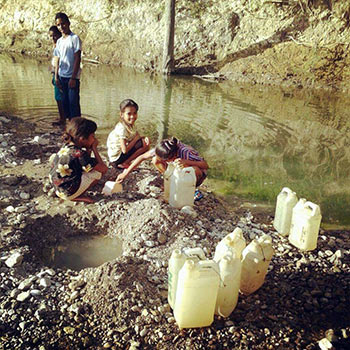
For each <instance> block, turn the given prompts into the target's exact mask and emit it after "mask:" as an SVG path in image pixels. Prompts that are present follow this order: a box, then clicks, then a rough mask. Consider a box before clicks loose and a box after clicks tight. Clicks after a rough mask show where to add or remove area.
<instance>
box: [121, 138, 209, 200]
mask: <svg viewBox="0 0 350 350" xmlns="http://www.w3.org/2000/svg"><path fill="white" fill-rule="evenodd" d="M150 158H152V163H153V165H154V166H155V167H156V168H157V170H158V171H159V172H161V173H164V171H165V170H166V168H167V167H168V162H174V163H175V164H176V165H179V166H180V167H182V168H184V167H193V168H194V170H195V173H196V177H197V182H196V187H198V186H200V185H201V184H202V183H203V181H204V180H205V178H206V177H207V169H208V168H209V166H208V163H207V162H206V161H205V160H204V159H203V158H202V157H200V156H199V154H198V152H197V151H196V150H194V149H193V148H192V147H191V146H188V145H185V144H183V143H182V142H180V141H178V140H177V139H176V138H175V137H172V138H171V139H166V140H163V141H161V142H160V143H159V144H158V145H157V146H156V147H155V148H153V149H151V150H149V151H148V152H146V153H144V154H141V155H140V156H139V157H137V158H136V159H135V160H134V161H133V162H132V163H131V165H130V166H129V167H128V168H127V169H125V170H124V171H123V173H121V174H119V175H118V177H117V180H116V181H117V182H118V183H121V182H123V181H124V179H125V178H126V177H127V176H128V175H129V173H130V172H131V171H133V169H135V168H136V167H138V166H139V165H140V164H141V163H142V162H143V161H144V160H146V159H150ZM202 197H203V195H202V194H201V193H200V191H199V190H196V192H195V200H197V201H198V200H200V199H201V198H202Z"/></svg>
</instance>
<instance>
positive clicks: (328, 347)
mask: <svg viewBox="0 0 350 350" xmlns="http://www.w3.org/2000/svg"><path fill="white" fill-rule="evenodd" d="M318 345H319V347H320V349H321V350H334V349H335V348H334V347H333V345H332V343H331V342H330V341H329V340H328V339H327V338H323V339H321V340H320V341H319V342H318Z"/></svg>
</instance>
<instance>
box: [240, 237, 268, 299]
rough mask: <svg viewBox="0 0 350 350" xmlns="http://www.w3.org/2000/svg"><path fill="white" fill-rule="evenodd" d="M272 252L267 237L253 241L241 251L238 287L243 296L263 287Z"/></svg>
mask: <svg viewBox="0 0 350 350" xmlns="http://www.w3.org/2000/svg"><path fill="white" fill-rule="evenodd" d="M274 252H275V251H274V249H273V247H272V239H271V237H270V236H269V235H263V236H262V237H260V238H258V239H254V240H253V241H251V242H250V243H249V244H248V245H247V247H246V248H245V249H244V250H243V253H242V273H241V286H240V291H241V292H242V293H243V294H251V293H253V292H255V291H256V290H258V289H259V288H260V287H261V286H262V285H263V283H264V281H265V276H266V274H267V268H268V266H269V263H270V261H271V259H272V256H273V254H274Z"/></svg>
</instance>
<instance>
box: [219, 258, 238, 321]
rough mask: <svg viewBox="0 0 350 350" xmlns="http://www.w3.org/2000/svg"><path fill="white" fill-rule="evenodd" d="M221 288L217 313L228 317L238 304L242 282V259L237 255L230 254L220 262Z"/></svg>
mask: <svg viewBox="0 0 350 350" xmlns="http://www.w3.org/2000/svg"><path fill="white" fill-rule="evenodd" d="M219 269H220V286H219V291H218V297H217V300H216V306H215V313H216V314H217V315H220V316H223V317H228V316H229V315H230V314H231V312H232V311H233V310H234V309H235V307H236V305H237V302H238V293H239V286H240V281H241V259H240V257H238V256H236V255H235V254H232V252H231V253H228V254H227V255H225V256H223V257H222V258H221V259H220V261H219Z"/></svg>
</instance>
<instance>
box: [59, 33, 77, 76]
mask: <svg viewBox="0 0 350 350" xmlns="http://www.w3.org/2000/svg"><path fill="white" fill-rule="evenodd" d="M78 51H81V40H80V38H79V37H78V35H76V34H74V33H70V34H69V35H68V36H67V37H66V38H64V37H63V36H61V37H60V38H59V39H58V40H57V43H56V48H55V55H57V56H58V57H59V59H60V61H59V69H58V75H59V76H60V77H63V78H70V77H71V76H72V74H73V68H74V54H75V53H77V52H78ZM80 71H81V69H80V67H79V70H78V73H77V76H76V79H79V78H80Z"/></svg>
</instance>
